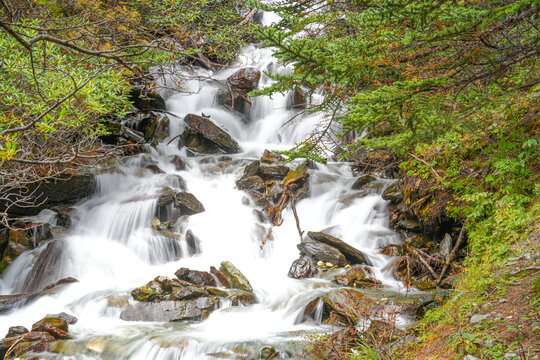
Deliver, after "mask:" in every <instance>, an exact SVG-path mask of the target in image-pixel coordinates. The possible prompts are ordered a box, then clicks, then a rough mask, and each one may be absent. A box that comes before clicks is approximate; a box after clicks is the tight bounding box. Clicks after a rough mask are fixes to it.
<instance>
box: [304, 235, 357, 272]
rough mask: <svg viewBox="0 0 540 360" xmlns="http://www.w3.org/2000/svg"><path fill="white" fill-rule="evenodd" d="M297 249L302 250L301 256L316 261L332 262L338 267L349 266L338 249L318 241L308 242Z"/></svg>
mask: <svg viewBox="0 0 540 360" xmlns="http://www.w3.org/2000/svg"><path fill="white" fill-rule="evenodd" d="M296 247H297V248H298V250H300V254H301V255H307V256H309V257H311V258H312V259H314V260H316V261H323V262H325V263H326V262H331V263H332V264H334V265H337V266H345V265H347V259H346V258H345V256H344V255H343V254H342V253H341V252H340V251H339V250H338V249H336V248H335V247H332V246H330V245H327V244H324V243H321V242H318V241H313V240H306V241H304V242H302V243H300V244H298V245H296Z"/></svg>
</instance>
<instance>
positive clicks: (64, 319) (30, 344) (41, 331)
mask: <svg viewBox="0 0 540 360" xmlns="http://www.w3.org/2000/svg"><path fill="white" fill-rule="evenodd" d="M76 322H77V318H76V317H74V316H72V315H68V314H66V313H60V314H55V315H47V316H46V317H44V318H43V319H41V320H40V321H38V322H37V323H35V324H34V325H32V330H31V331H28V329H26V328H25V327H23V326H14V327H11V328H9V331H8V333H7V334H6V337H5V338H4V339H2V340H0V358H2V359H11V358H20V357H21V356H22V355H26V354H30V353H43V352H49V351H51V348H52V344H53V343H54V342H55V341H57V340H64V339H71V338H72V337H71V336H70V335H69V333H68V325H72V324H75V323H76Z"/></svg>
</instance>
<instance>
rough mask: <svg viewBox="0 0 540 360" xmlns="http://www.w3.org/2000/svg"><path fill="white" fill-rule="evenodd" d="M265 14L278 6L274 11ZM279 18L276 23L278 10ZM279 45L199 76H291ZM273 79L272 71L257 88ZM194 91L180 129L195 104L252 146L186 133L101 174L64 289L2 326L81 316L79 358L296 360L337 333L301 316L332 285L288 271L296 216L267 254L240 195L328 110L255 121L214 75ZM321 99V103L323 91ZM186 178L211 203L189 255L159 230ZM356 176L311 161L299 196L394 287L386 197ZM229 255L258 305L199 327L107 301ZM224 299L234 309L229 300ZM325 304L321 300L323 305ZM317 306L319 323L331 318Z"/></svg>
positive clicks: (303, 211) (175, 108)
mask: <svg viewBox="0 0 540 360" xmlns="http://www.w3.org/2000/svg"><path fill="white" fill-rule="evenodd" d="M267 16H268V15H267ZM267 21H268V19H267ZM271 52H272V51H271V49H258V48H256V47H253V46H251V47H248V48H247V49H245V51H244V52H243V55H242V56H240V57H239V59H238V60H237V61H236V62H235V63H234V64H233V65H232V66H231V67H229V68H228V69H227V70H224V71H222V72H219V73H216V74H209V73H207V72H206V71H205V70H200V73H199V74H198V75H200V76H201V78H204V77H206V76H210V75H211V76H212V77H213V78H215V79H218V80H224V79H226V78H227V77H228V76H229V75H230V74H232V73H233V72H235V71H236V70H238V69H239V68H242V67H245V66H253V67H256V68H258V69H260V70H268V69H271V70H273V71H286V69H285V68H283V67H281V66H280V65H278V64H277V63H276V61H275V59H274V58H273V57H272V54H271ZM268 82H269V80H268V79H267V78H266V77H265V76H264V75H263V78H262V79H261V83H260V84H259V86H261V87H264V86H265V85H267V84H268ZM184 90H186V91H187V92H189V91H191V92H192V93H190V94H189V93H186V92H183V93H178V94H175V95H173V96H171V97H169V98H168V100H167V107H168V110H169V111H170V112H171V113H173V114H175V116H171V117H170V120H171V135H172V136H174V135H176V134H179V133H180V132H181V131H182V130H183V127H184V124H183V121H182V119H183V118H184V116H185V115H186V114H188V113H195V114H201V113H204V114H206V115H209V116H210V117H211V120H212V121H213V122H214V123H216V124H217V125H219V126H220V127H222V128H223V129H225V130H226V131H227V132H228V133H229V134H230V135H231V136H232V137H233V138H235V139H236V140H237V141H238V142H239V143H240V146H241V148H242V153H240V154H235V155H233V156H231V158H230V159H225V160H223V159H220V158H219V156H196V157H186V156H185V155H186V154H185V152H184V151H185V150H178V148H177V145H176V142H175V141H173V142H171V144H168V142H169V141H168V140H166V141H164V142H162V143H161V144H160V145H158V146H157V147H156V148H149V149H148V151H149V155H148V154H145V155H144V157H145V159H142V156H137V157H133V158H132V159H130V160H128V161H126V162H125V163H124V164H123V165H122V166H120V167H119V168H118V169H117V171H115V172H110V173H104V174H101V175H99V176H98V184H97V188H98V192H97V194H96V195H95V196H94V197H92V198H90V199H88V200H87V201H84V202H82V203H81V204H79V205H78V206H77V207H76V215H75V216H74V219H75V220H74V221H73V224H72V226H71V230H70V231H69V233H68V234H67V235H66V236H65V237H64V238H63V239H62V240H61V244H62V253H63V254H62V256H61V257H59V258H58V259H57V263H56V264H55V268H56V272H55V273H54V274H53V275H52V277H51V278H50V280H51V281H54V280H58V279H60V278H63V277H67V276H70V277H74V278H77V279H78V280H79V282H77V283H74V284H70V285H69V286H68V287H66V288H65V289H64V290H63V291H61V292H60V293H58V294H55V295H49V296H44V297H41V298H39V299H38V300H36V301H35V302H33V303H31V304H28V305H26V306H24V307H22V308H19V309H16V310H14V311H12V312H10V313H8V314H5V315H2V316H0V334H3V333H5V332H6V331H7V329H8V327H9V326H12V325H24V326H29V325H31V324H32V323H33V322H35V321H36V320H38V319H39V318H41V317H43V316H44V315H46V314H48V313H57V312H61V311H65V312H67V313H71V314H74V315H75V316H76V317H77V318H78V319H79V321H78V323H77V324H76V325H73V326H72V327H70V332H71V333H72V334H73V335H74V337H75V340H72V341H69V342H67V343H66V344H65V345H64V346H63V348H62V352H64V353H67V354H69V355H70V356H69V358H70V359H73V358H75V359H160V360H163V359H206V358H207V355H206V354H209V353H216V352H220V351H227V350H231V349H236V348H239V347H241V348H243V349H245V350H246V351H248V352H252V353H256V352H257V351H258V349H260V347H261V346H263V345H274V346H276V348H278V349H280V350H281V351H282V354H283V355H287V354H288V355H290V356H294V355H295V354H298V352H299V350H300V347H301V346H300V345H299V343H294V342H291V340H301V339H302V338H303V336H305V334H307V333H310V332H325V331H330V330H331V328H330V327H327V326H324V325H321V324H319V323H317V322H312V323H305V322H300V321H299V319H301V318H302V313H303V309H304V307H305V306H306V304H307V303H308V302H310V301H311V300H313V299H315V298H316V297H318V296H320V295H321V294H324V293H325V292H327V291H328V290H329V289H330V288H332V287H335V286H336V285H335V284H332V283H330V282H328V281H325V280H323V279H305V280H295V279H290V278H288V277H287V273H288V270H289V267H290V265H291V263H292V262H293V261H294V260H295V259H296V258H297V257H298V249H297V248H296V245H297V243H298V241H299V238H298V232H297V229H296V224H295V221H294V217H293V214H292V211H290V210H288V209H287V210H285V212H284V213H283V219H284V221H283V224H282V225H281V226H279V227H275V228H274V230H273V240H272V241H269V242H268V243H267V244H266V245H265V246H264V248H263V249H261V246H260V245H261V235H260V233H259V232H258V226H257V219H256V216H255V215H254V214H253V208H252V207H251V206H250V205H249V204H247V205H246V201H243V200H244V198H245V196H246V195H245V193H244V192H242V191H240V190H238V189H236V185H235V181H236V180H237V179H238V178H239V177H240V176H241V173H242V169H243V166H245V164H246V160H250V159H256V158H259V157H260V156H261V155H262V153H263V151H264V149H271V150H274V149H288V148H290V147H291V146H293V145H294V144H295V143H297V142H300V141H301V140H303V139H304V138H305V137H306V136H307V135H308V134H309V133H310V132H311V131H312V130H313V128H314V127H315V126H316V125H317V123H318V122H319V121H320V120H321V118H320V117H319V116H317V115H309V116H306V115H304V116H302V117H298V118H297V119H296V120H295V121H293V122H289V119H291V118H292V117H293V116H294V115H296V112H295V110H288V109H287V97H286V96H281V95H275V96H274V97H273V98H272V99H271V98H268V97H260V98H255V99H253V106H252V107H251V111H250V116H249V122H246V121H245V119H242V118H241V117H240V116H238V115H237V114H234V113H232V112H230V111H228V110H225V109H224V108H220V107H218V106H217V105H216V104H214V99H215V95H216V92H217V90H218V88H217V87H215V83H214V82H212V81H206V80H192V81H189V82H187V83H186V84H185V89H184ZM315 101H316V99H315ZM175 154H180V155H184V157H185V158H186V162H187V167H186V170H183V171H176V170H175V169H174V167H173V166H172V165H171V163H170V162H169V157H170V156H171V155H175ZM148 158H150V159H151V160H152V161H154V162H155V163H156V164H157V165H158V166H159V167H160V168H161V169H163V170H164V171H165V172H166V173H165V174H154V173H153V172H151V171H148V170H143V169H142V168H141V166H140V162H141V161H143V160H144V161H147V160H148ZM175 175H180V176H181V177H182V178H183V179H184V180H185V183H186V185H187V189H188V191H189V192H191V193H193V194H195V195H196V196H197V198H198V199H199V200H200V201H201V203H202V204H204V207H205V209H206V211H205V212H203V213H200V214H197V215H194V216H191V217H189V218H188V219H187V220H186V222H183V223H181V224H180V225H178V227H177V229H175V230H176V232H177V233H185V231H186V230H187V229H190V230H192V231H193V233H195V234H196V235H197V236H198V237H199V238H200V239H201V244H200V245H201V253H200V254H199V255H197V256H193V257H189V256H187V255H186V245H185V240H184V239H180V240H171V239H169V238H165V237H162V236H157V235H156V234H155V233H154V232H153V231H152V228H151V219H152V218H153V216H154V214H155V211H156V206H157V200H156V198H157V196H156V194H159V192H160V190H161V189H162V188H163V186H169V187H171V188H173V189H179V188H180V187H181V186H182V185H181V184H180V183H179V181H178V178H177V177H175ZM353 181H354V178H353V177H352V174H351V172H350V169H349V166H348V164H344V163H330V164H328V165H327V166H322V165H319V166H318V167H317V169H313V170H310V180H309V186H310V195H309V197H308V198H306V199H304V200H302V201H300V202H298V203H297V210H298V214H299V217H300V223H301V227H302V229H303V230H306V231H307V230H312V231H320V230H323V229H326V231H327V232H329V233H331V234H332V235H335V236H338V237H340V238H341V239H343V240H344V241H346V242H348V243H350V244H351V245H353V246H355V247H356V248H358V249H361V250H362V251H363V252H364V253H365V254H367V256H368V257H369V259H370V260H371V262H372V263H373V267H372V269H373V272H374V274H375V276H376V277H377V279H378V280H380V281H381V282H382V283H383V284H384V285H385V286H386V287H387V288H389V289H397V288H399V287H400V283H399V282H397V281H395V280H394V279H393V278H392V276H391V275H390V274H389V273H388V272H387V271H383V270H382V269H383V268H384V267H385V266H386V265H387V264H388V263H389V261H391V259H390V258H388V257H386V256H383V255H381V254H379V252H378V249H379V248H380V247H381V246H383V245H385V244H388V243H391V242H397V238H396V236H395V234H394V233H393V232H392V231H391V230H390V229H389V227H388V225H389V224H388V223H389V219H388V215H387V210H386V202H385V201H384V200H383V199H382V198H381V196H380V195H379V194H377V193H373V194H369V195H367V196H359V193H358V192H357V191H354V190H351V185H352V183H353ZM42 250H43V248H39V249H37V250H36V251H35V252H34V253H28V254H24V255H23V256H21V257H19V258H18V259H17V261H16V262H15V263H14V264H13V265H12V266H11V267H10V268H9V269H8V271H7V272H6V273H5V274H4V276H3V278H2V279H0V292H1V293H3V294H6V293H17V292H19V291H21V289H23V288H24V281H23V279H24V278H25V277H26V276H27V274H28V273H29V271H30V270H29V268H30V264H32V262H33V261H35V257H36V256H37V255H38V253H39V252H40V251H42ZM223 260H229V261H231V262H232V263H234V264H235V265H236V266H237V267H238V268H239V269H240V270H241V271H242V272H243V273H244V274H245V275H246V277H247V278H248V279H249V280H250V282H251V284H252V285H253V288H254V290H255V293H256V295H257V299H258V303H257V304H254V305H250V306H246V307H230V306H223V307H222V308H221V309H219V310H216V311H214V312H213V313H212V314H211V315H210V316H209V317H208V318H207V319H205V320H203V321H201V322H198V323H142V322H129V321H123V320H120V318H119V313H120V310H118V309H116V308H114V307H110V306H108V297H109V296H111V295H120V296H125V297H126V298H130V297H129V292H130V291H131V290H132V289H133V288H135V287H138V286H141V285H143V284H145V283H146V282H148V281H149V280H151V279H152V278H154V277H156V276H158V275H165V276H169V277H171V276H172V274H173V273H174V272H175V271H176V270H177V269H178V268H180V267H187V268H190V269H196V270H208V268H209V267H210V266H212V265H218V264H219V263H220V262H221V261H223ZM225 305H226V304H225ZM321 307H322V304H321V305H320V306H318V308H321ZM320 311H321V309H319V310H318V312H317V314H318V315H317V314H316V316H315V318H316V319H317V318H318V319H320Z"/></svg>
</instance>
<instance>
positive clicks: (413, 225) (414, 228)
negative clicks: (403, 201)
mask: <svg viewBox="0 0 540 360" xmlns="http://www.w3.org/2000/svg"><path fill="white" fill-rule="evenodd" d="M398 227H399V228H401V229H404V230H408V231H411V232H419V231H420V230H421V229H422V228H421V226H420V222H418V220H416V219H413V218H408V217H406V218H403V219H400V220H399V222H398Z"/></svg>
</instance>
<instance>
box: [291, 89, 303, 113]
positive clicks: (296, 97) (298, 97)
mask: <svg viewBox="0 0 540 360" xmlns="http://www.w3.org/2000/svg"><path fill="white" fill-rule="evenodd" d="M287 108H288V109H305V108H306V94H305V92H304V90H302V89H300V88H299V87H298V88H296V89H294V91H291V93H290V94H289V98H288V99H287Z"/></svg>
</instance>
